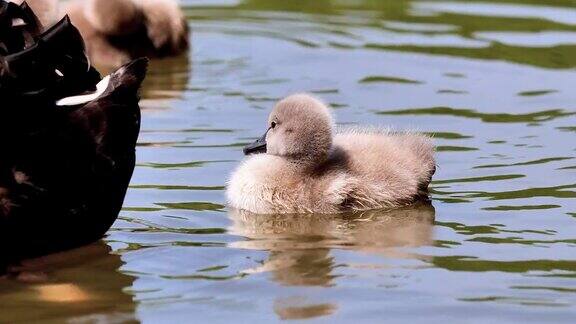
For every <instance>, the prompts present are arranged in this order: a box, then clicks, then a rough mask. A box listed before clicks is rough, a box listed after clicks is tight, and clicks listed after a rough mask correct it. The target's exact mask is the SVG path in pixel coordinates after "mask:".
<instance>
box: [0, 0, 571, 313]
mask: <svg viewBox="0 0 576 324" xmlns="http://www.w3.org/2000/svg"><path fill="white" fill-rule="evenodd" d="M184 5H185V7H186V9H185V10H186V14H187V16H188V17H189V21H190V24H191V26H192V29H193V35H192V42H193V50H192V52H191V53H190V54H189V55H188V56H185V57H181V58H175V59H170V60H165V61H158V62H154V63H153V65H152V67H151V71H150V76H149V78H148V80H147V83H146V86H145V89H144V91H143V101H142V106H143V109H144V114H143V127H142V134H141V137H140V140H139V146H138V166H137V169H136V172H135V175H134V179H133V182H132V185H131V189H130V191H129V193H128V196H127V198H126V203H125V208H124V210H123V212H122V213H121V216H120V219H119V220H118V221H117V222H116V224H115V225H114V227H113V229H112V230H111V231H110V233H109V235H108V237H107V238H106V239H105V241H104V242H101V243H98V244H95V245H93V246H90V247H87V248H83V249H80V250H78V251H74V252H71V253H67V254H64V255H63V256H61V257H59V258H58V259H57V260H56V261H51V266H50V267H49V268H48V270H46V268H42V270H43V271H44V272H45V274H44V275H45V276H46V277H45V278H43V280H40V281H41V283H21V282H17V281H3V282H1V283H0V304H1V305H2V311H1V312H0V322H10V323H16V322H30V321H32V320H35V321H38V320H46V321H51V322H62V321H69V322H72V323H93V322H99V321H103V322H131V321H143V322H150V323H156V322H172V323H186V322H188V323H189V322H194V321H197V322H204V321H206V322H210V323H220V322H271V321H277V320H286V319H296V320H304V319H310V320H319V321H324V322H330V323H332V322H346V321H363V322H404V321H406V322H410V323H420V322H421V323H429V322H438V321H447V322H455V323H475V322H478V323H480V322H496V321H498V322H543V321H549V322H571V321H573V320H574V317H575V315H576V140H575V138H576V1H574V0H548V1H545V0H523V1H522V0H508V1H504V0H502V1H500V0H483V1H481V0H478V1H408V0H378V1H377V0H355V1H352V0H348V1H347V0H314V1H307V0H297V1H295V0H290V1H282V0H276V1H270V0H244V1H239V0H238V1H237V0H215V1H209V0H187V1H184ZM302 91H306V92H311V93H314V94H316V95H318V96H320V97H321V98H323V99H324V100H325V101H326V102H328V103H330V105H331V106H332V107H333V109H334V113H335V114H336V116H337V121H338V123H339V124H341V125H350V124H352V125H355V124H359V125H364V124H371V125H382V126H388V125H392V126H393V127H394V128H396V129H418V130H421V131H423V132H427V133H430V134H434V137H435V141H436V144H437V146H438V155H437V159H438V165H439V167H438V171H437V173H436V176H435V178H434V179H435V181H434V183H433V185H432V205H431V206H428V205H418V206H414V207H410V208H405V209H401V210H396V211H371V212H365V213H358V214H348V215H337V216H325V215H309V216H304V215H303V216H255V215H247V214H240V213H235V212H232V211H229V210H228V209H227V208H226V207H225V206H224V205H225V201H224V186H225V183H226V180H227V177H228V175H229V174H230V172H231V171H232V170H233V169H234V167H235V166H236V165H237V164H238V163H239V161H240V160H241V159H242V158H243V156H242V150H241V148H242V146H243V145H244V144H246V143H248V142H250V141H252V140H253V139H255V138H256V137H258V136H259V135H260V134H261V133H262V132H263V130H264V128H265V120H266V116H267V114H268V112H269V111H270V109H271V108H272V106H273V105H274V103H275V102H276V101H277V100H278V99H280V98H282V97H284V96H286V95H288V94H291V93H293V92H302ZM31 267H34V264H32V265H31ZM31 281H34V280H31Z"/></svg>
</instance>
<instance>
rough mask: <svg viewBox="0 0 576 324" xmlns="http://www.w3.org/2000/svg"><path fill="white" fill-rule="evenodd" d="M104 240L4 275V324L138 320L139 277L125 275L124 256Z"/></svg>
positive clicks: (0, 296)
mask: <svg viewBox="0 0 576 324" xmlns="http://www.w3.org/2000/svg"><path fill="white" fill-rule="evenodd" d="M110 250H111V249H110V247H109V246H108V245H106V244H105V243H104V242H98V243H94V244H91V245H88V246H85V247H82V248H79V249H75V250H70V251H67V252H62V253H58V254H52V255H48V256H44V257H41V258H37V259H30V260H25V261H22V262H21V263H20V264H19V265H15V266H11V267H10V268H9V269H8V275H4V276H3V277H0V304H1V305H2V312H0V322H1V323H20V322H22V323H30V322H33V321H36V320H38V319H42V320H44V321H53V322H64V321H70V322H80V323H127V322H137V319H136V317H135V308H136V305H135V303H134V301H133V297H132V296H131V295H130V294H129V293H127V292H125V289H126V288H128V287H131V286H132V283H133V281H134V278H132V277H130V276H127V275H125V274H122V273H121V272H119V271H118V269H119V268H120V267H121V266H122V265H123V262H122V261H121V259H120V256H119V255H116V254H112V253H110Z"/></svg>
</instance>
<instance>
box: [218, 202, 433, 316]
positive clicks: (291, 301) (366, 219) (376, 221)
mask: <svg viewBox="0 0 576 324" xmlns="http://www.w3.org/2000/svg"><path fill="white" fill-rule="evenodd" d="M434 217H435V211H434V207H433V206H432V204H430V203H429V202H422V203H419V204H416V205H413V206H409V207H404V208H400V209H395V210H384V211H383V210H370V211H362V212H355V213H347V214H337V215H319V214H299V215H257V214H252V213H248V212H245V211H239V210H231V211H230V218H231V220H232V225H231V227H230V229H229V230H230V233H231V234H235V235H239V236H242V237H245V238H246V239H245V240H241V241H237V242H234V243H232V244H231V245H232V247H236V248H242V249H254V250H265V251H269V255H268V259H267V260H266V261H264V262H263V263H262V265H260V266H258V267H255V268H250V269H246V270H245V271H244V272H245V273H248V274H250V273H252V274H253V273H262V272H270V273H271V276H272V280H274V281H275V282H277V283H279V284H280V285H283V286H323V287H329V286H333V285H335V283H334V278H335V277H336V275H335V274H333V269H334V268H335V262H334V258H333V257H332V256H331V253H330V251H331V250H332V249H340V250H353V251H356V252H362V253H367V254H372V255H380V256H382V257H385V258H395V259H417V260H423V261H426V260H428V257H426V256H423V255H419V254H417V253H414V252H410V249H411V248H417V247H421V246H427V245H431V244H433V242H434V239H433V225H434ZM349 266H353V265H349ZM336 310H337V305H335V304H333V303H326V302H325V301H314V300H308V299H307V298H306V297H303V296H294V297H289V298H281V299H277V300H276V301H275V303H274V311H275V312H276V314H277V315H278V316H279V317H280V318H281V319H303V318H312V317H318V316H325V315H329V314H332V313H334V312H335V311H336Z"/></svg>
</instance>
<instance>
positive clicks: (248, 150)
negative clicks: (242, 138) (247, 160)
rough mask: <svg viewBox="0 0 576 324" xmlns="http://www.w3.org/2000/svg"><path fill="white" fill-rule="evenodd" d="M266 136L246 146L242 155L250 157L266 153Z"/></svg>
mask: <svg viewBox="0 0 576 324" xmlns="http://www.w3.org/2000/svg"><path fill="white" fill-rule="evenodd" d="M267 134H268V132H266V134H264V136H262V137H260V138H259V139H258V140H256V142H254V143H252V144H248V145H246V146H245V147H244V155H251V154H259V153H266V135H267Z"/></svg>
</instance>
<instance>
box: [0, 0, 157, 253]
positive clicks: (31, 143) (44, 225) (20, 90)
mask: <svg viewBox="0 0 576 324" xmlns="http://www.w3.org/2000/svg"><path fill="white" fill-rule="evenodd" d="M40 31H41V26H39V23H38V20H37V19H36V18H35V16H34V14H33V13H32V11H31V10H30V9H29V8H28V7H27V5H26V4H23V5H21V6H17V5H14V4H12V3H8V2H5V1H3V0H0V139H2V145H1V146H0V264H2V263H4V264H6V263H7V262H13V261H15V260H18V259H21V258H27V257H34V256H38V255H42V254H46V253H51V252H55V251H60V250H64V249H69V248H72V247H76V246H79V245H83V244H87V243H90V242H92V241H96V240H98V239H100V238H101V237H102V236H103V235H104V233H105V232H106V231H107V230H108V229H109V228H110V226H111V225H112V223H113V222H114V221H115V220H116V218H117V216H118V213H119V212H120V209H121V207H122V203H123V200H124V197H125V194H126V190H127V188H128V184H129V182H130V178H131V176H132V172H133V170H134V166H135V146H136V140H137V137H138V133H139V129H140V108H139V106H138V101H139V97H138V90H139V88H140V86H141V83H142V81H143V79H144V77H145V74H146V68H147V60H146V59H138V60H136V61H133V62H131V63H129V64H127V65H125V66H123V67H121V68H120V69H119V70H117V71H116V72H114V73H113V74H111V75H110V76H109V77H107V78H105V79H104V80H102V78H101V77H100V74H99V73H98V72H97V71H96V70H95V69H94V68H93V67H91V66H90V63H89V61H88V59H87V58H86V55H85V53H84V44H83V41H82V38H81V36H80V34H79V32H78V30H77V29H76V28H75V27H74V26H73V25H72V24H71V23H70V20H69V19H68V18H67V17H65V18H64V19H62V20H61V21H60V22H59V23H58V24H56V25H55V26H53V27H51V28H49V29H48V30H46V31H44V32H42V33H40ZM99 82H100V87H103V88H102V89H97V84H98V83H99ZM96 90H101V91H100V93H98V94H97V95H96V96H95V97H94V98H91V97H87V98H89V100H84V101H83V100H81V99H82V98H84V97H85V96H84V97H82V95H86V94H91V93H93V92H95V91H96ZM78 96H80V97H78ZM70 97H72V98H70ZM65 98H68V99H65ZM75 98H76V99H75Z"/></svg>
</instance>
